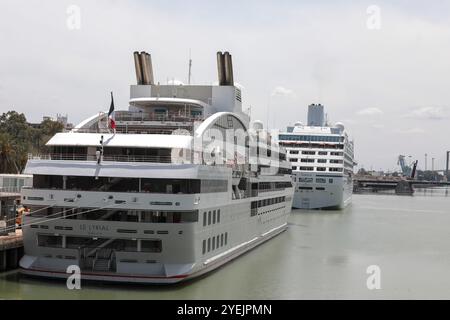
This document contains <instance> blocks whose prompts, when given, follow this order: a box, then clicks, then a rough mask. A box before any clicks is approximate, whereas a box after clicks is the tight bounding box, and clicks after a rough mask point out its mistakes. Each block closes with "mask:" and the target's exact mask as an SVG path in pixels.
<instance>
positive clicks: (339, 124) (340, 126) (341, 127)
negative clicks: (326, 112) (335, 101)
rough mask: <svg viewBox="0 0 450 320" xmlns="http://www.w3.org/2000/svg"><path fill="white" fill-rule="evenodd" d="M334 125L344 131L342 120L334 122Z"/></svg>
mask: <svg viewBox="0 0 450 320" xmlns="http://www.w3.org/2000/svg"><path fill="white" fill-rule="evenodd" d="M335 127H336V128H338V129H339V130H341V131H344V129H345V126H344V124H343V123H342V122H336V124H335Z"/></svg>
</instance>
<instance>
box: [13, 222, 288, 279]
mask: <svg viewBox="0 0 450 320" xmlns="http://www.w3.org/2000/svg"><path fill="white" fill-rule="evenodd" d="M286 229H287V223H285V224H283V225H281V226H279V227H277V228H275V229H273V230H271V231H270V232H268V233H267V234H265V235H261V236H259V237H256V238H255V239H254V241H252V242H251V243H246V244H243V245H240V246H237V247H236V248H235V249H234V250H230V252H229V253H228V254H225V255H223V256H222V257H220V258H218V259H217V260H216V261H214V262H213V263H210V264H208V265H205V264H203V267H202V268H199V269H198V270H197V271H195V272H191V273H187V274H180V275H175V276H149V275H139V274H133V275H131V274H117V273H100V272H82V273H81V279H82V280H89V281H103V282H122V283H146V284H174V283H179V282H182V281H187V280H191V279H194V278H196V277H199V276H201V275H204V274H206V273H208V272H210V271H213V270H215V269H217V268H219V267H221V266H223V265H224V264H226V263H227V262H230V261H232V260H233V259H235V258H237V257H239V256H240V255H242V254H244V253H246V252H248V251H250V250H252V249H253V248H255V247H257V246H258V245H260V244H263V243H264V242H265V241H267V240H270V239H271V238H273V237H275V236H277V235H278V234H280V233H282V232H283V231H285V230H286ZM24 258H25V259H27V258H30V257H24ZM20 271H21V273H23V274H26V275H29V276H37V277H46V278H59V279H67V278H68V276H69V274H67V273H66V272H64V271H61V270H49V269H39V268H23V267H21V268H20Z"/></svg>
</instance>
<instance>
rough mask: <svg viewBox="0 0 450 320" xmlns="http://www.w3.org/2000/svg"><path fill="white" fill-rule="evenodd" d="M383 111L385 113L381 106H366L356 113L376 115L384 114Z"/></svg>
mask: <svg viewBox="0 0 450 320" xmlns="http://www.w3.org/2000/svg"><path fill="white" fill-rule="evenodd" d="M383 113H384V112H383V110H381V109H379V108H365V109H362V110H359V111H358V112H357V113H356V114H358V115H360V116H375V115H382V114H383Z"/></svg>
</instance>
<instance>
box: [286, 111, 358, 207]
mask: <svg viewBox="0 0 450 320" xmlns="http://www.w3.org/2000/svg"><path fill="white" fill-rule="evenodd" d="M279 143H280V145H281V146H285V147H286V149H287V153H288V154H287V156H288V159H289V161H290V162H291V163H292V179H293V182H294V184H295V194H294V201H293V207H294V208H298V209H341V208H343V207H345V206H346V205H348V204H349V203H350V202H351V198H352V192H353V166H354V164H355V163H354V160H353V141H350V139H349V138H348V135H347V133H346V132H345V128H344V125H343V124H342V123H339V122H338V123H336V124H335V125H334V126H331V125H328V124H327V123H326V121H325V116H324V107H323V106H322V105H321V104H318V105H316V104H312V105H310V106H309V107H308V123H307V125H306V126H305V125H303V124H302V123H301V122H297V123H295V125H294V126H293V127H288V128H287V130H286V131H285V132H280V134H279Z"/></svg>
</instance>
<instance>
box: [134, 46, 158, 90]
mask: <svg viewBox="0 0 450 320" xmlns="http://www.w3.org/2000/svg"><path fill="white" fill-rule="evenodd" d="M134 65H135V68H136V80H137V84H139V85H149V84H154V83H155V81H154V77H153V66H152V57H151V55H150V54H148V53H147V52H145V51H142V52H141V53H139V52H135V53H134Z"/></svg>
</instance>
